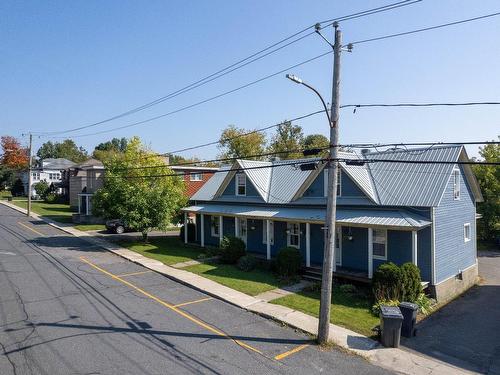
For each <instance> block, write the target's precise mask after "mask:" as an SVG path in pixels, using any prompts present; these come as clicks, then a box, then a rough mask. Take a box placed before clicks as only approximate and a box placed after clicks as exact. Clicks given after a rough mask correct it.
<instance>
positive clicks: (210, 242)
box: [198, 215, 219, 246]
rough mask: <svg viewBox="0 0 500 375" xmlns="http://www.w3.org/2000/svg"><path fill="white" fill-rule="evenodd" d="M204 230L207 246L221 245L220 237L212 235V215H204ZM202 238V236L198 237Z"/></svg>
mask: <svg viewBox="0 0 500 375" xmlns="http://www.w3.org/2000/svg"><path fill="white" fill-rule="evenodd" d="M203 217H204V228H203V229H204V232H205V246H219V237H215V236H212V228H211V226H210V218H211V216H210V215H204V216H203ZM198 240H200V238H198Z"/></svg>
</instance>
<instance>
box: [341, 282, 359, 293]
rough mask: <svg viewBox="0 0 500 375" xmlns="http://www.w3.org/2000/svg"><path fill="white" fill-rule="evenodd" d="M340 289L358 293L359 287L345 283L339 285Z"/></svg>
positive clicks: (344, 291)
mask: <svg viewBox="0 0 500 375" xmlns="http://www.w3.org/2000/svg"><path fill="white" fill-rule="evenodd" d="M339 290H340V291H341V292H342V293H345V294H356V293H357V292H358V289H357V288H356V287H355V286H354V285H352V284H343V285H341V286H340V287H339Z"/></svg>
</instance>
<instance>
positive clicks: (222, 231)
mask: <svg viewBox="0 0 500 375" xmlns="http://www.w3.org/2000/svg"><path fill="white" fill-rule="evenodd" d="M222 219H223V217H222V216H219V245H220V244H221V243H222V237H224V228H223V227H222V223H223V220H222Z"/></svg>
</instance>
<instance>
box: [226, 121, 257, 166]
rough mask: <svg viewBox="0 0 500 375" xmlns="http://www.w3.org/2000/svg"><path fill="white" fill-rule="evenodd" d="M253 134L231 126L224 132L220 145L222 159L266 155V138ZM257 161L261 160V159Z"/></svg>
mask: <svg viewBox="0 0 500 375" xmlns="http://www.w3.org/2000/svg"><path fill="white" fill-rule="evenodd" d="M250 132H252V130H247V129H243V128H237V127H236V126H234V125H229V126H228V127H227V128H226V129H224V131H223V132H222V134H221V136H220V139H219V145H218V146H217V147H218V148H219V150H221V154H220V157H221V158H246V157H248V156H249V155H260V154H262V153H264V150H265V146H266V136H265V135H264V134H262V133H261V132H253V133H251V134H248V135H245V134H247V133H250ZM255 159H261V158H260V157H258V158H255Z"/></svg>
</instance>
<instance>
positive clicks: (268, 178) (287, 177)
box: [191, 145, 482, 207]
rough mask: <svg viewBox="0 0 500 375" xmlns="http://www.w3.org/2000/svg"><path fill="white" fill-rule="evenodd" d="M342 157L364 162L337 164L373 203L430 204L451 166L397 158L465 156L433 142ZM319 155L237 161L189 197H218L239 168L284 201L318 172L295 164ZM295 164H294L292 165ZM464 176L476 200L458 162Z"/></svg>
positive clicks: (266, 195)
mask: <svg viewBox="0 0 500 375" xmlns="http://www.w3.org/2000/svg"><path fill="white" fill-rule="evenodd" d="M339 158H341V159H353V160H356V159H357V160H361V161H363V160H364V161H368V162H366V163H364V164H362V165H352V164H347V163H345V162H340V163H339V164H340V168H341V169H342V170H343V171H344V172H345V173H346V174H347V175H348V176H349V177H350V178H351V179H352V181H353V182H354V183H355V184H356V185H357V186H358V187H359V188H360V189H361V191H363V192H364V194H365V195H366V196H367V197H368V198H369V200H371V201H372V203H373V204H376V205H384V206H415V207H435V206H438V205H439V201H440V199H441V197H442V195H443V192H444V190H445V187H446V185H447V183H448V181H449V178H450V176H451V173H452V170H453V168H454V164H432V163H429V164H425V163H424V164H417V163H415V164H411V163H410V164H408V163H398V162H394V161H396V160H401V161H445V162H452V163H454V162H457V161H463V160H468V157H467V154H466V152H465V149H464V147H463V146H462V145H453V146H436V147H430V148H421V149H404V150H388V151H382V152H371V153H364V154H362V155H358V154H356V153H353V152H339ZM304 160H306V161H311V162H312V161H315V160H318V159H298V160H283V161H272V162H271V161H267V162H263V161H253V160H237V161H236V162H235V163H234V164H233V166H232V167H230V168H226V169H225V170H224V172H223V173H215V174H214V176H213V177H212V178H211V179H210V180H209V181H208V182H207V183H206V184H205V185H204V186H203V187H202V188H201V189H200V190H199V191H198V192H197V193H196V194H195V195H194V196H193V197H192V198H191V199H192V200H195V201H198V200H199V201H209V200H213V199H216V198H218V197H219V196H220V195H221V194H222V193H223V191H224V190H225V188H226V187H227V185H228V184H229V182H230V181H231V179H232V177H233V176H234V174H235V173H236V171H237V170H241V169H243V170H244V171H243V172H244V173H245V174H246V175H247V178H248V179H249V181H250V182H251V183H252V184H253V185H254V187H255V188H256V190H257V192H258V193H259V195H260V197H261V198H262V199H263V201H264V202H266V203H273V204H287V203H293V202H295V201H296V200H298V199H300V198H301V197H302V195H303V193H304V192H305V191H306V189H307V188H308V187H309V186H310V185H311V184H312V182H313V181H314V180H315V178H316V177H317V176H318V175H319V174H320V173H321V172H322V170H323V168H324V165H322V166H321V167H320V168H318V169H317V170H313V171H302V170H300V168H298V165H299V164H300V163H301V162H303V161H304ZM293 162H297V164H296V165H291V164H292V163H293ZM463 170H464V174H465V176H466V179H467V181H468V183H469V186H471V190H472V193H473V195H474V197H475V199H476V201H481V200H482V196H481V192H480V190H479V185H478V183H477V181H476V179H475V177H474V175H473V173H472V170H471V168H470V166H469V165H463Z"/></svg>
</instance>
